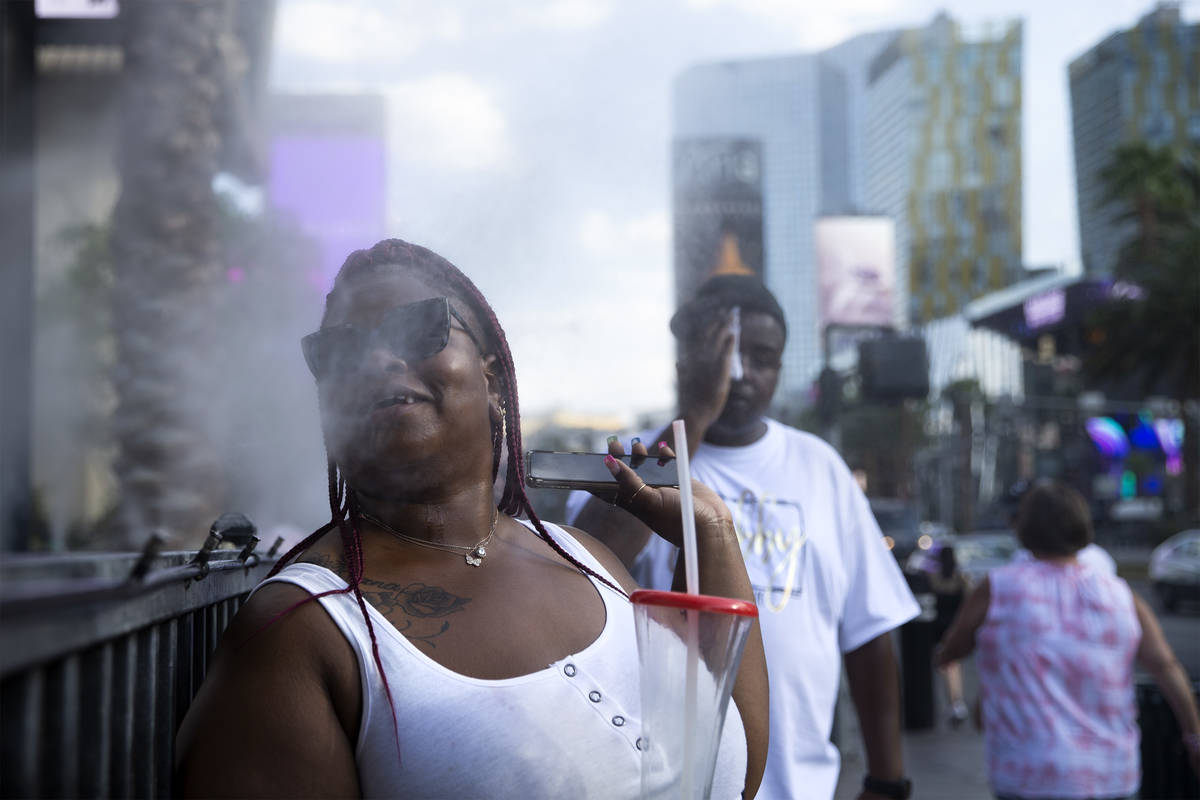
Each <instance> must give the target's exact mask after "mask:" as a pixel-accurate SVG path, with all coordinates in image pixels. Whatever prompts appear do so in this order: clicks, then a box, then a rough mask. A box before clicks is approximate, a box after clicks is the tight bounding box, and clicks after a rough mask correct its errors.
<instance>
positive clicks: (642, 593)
mask: <svg viewBox="0 0 1200 800" xmlns="http://www.w3.org/2000/svg"><path fill="white" fill-rule="evenodd" d="M629 599H630V601H632V602H634V603H637V604H638V605H643V606H667V607H670V608H691V609H696V610H697V611H712V612H715V613H717V614H737V615H739V616H742V617H757V616H758V606H756V605H754V603H751V602H749V601H747V600H735V599H733V598H731V597H713V596H712V595H709V594H688V593H687V592H656V591H653V590H651V589H638V590H637V591H636V592H634V593H633V594H631V595H629Z"/></svg>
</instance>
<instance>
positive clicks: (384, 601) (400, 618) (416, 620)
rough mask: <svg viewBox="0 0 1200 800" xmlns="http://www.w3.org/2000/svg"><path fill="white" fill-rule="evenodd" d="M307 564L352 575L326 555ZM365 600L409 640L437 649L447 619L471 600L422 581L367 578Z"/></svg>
mask: <svg viewBox="0 0 1200 800" xmlns="http://www.w3.org/2000/svg"><path fill="white" fill-rule="evenodd" d="M305 561H307V562H309V563H312V564H317V565H318V566H322V567H325V568H326V569H328V570H330V571H332V572H335V573H337V574H338V575H340V576H342V578H343V579H345V578H346V577H347V576H348V575H349V570H347V569H346V564H345V561H344V560H343V559H342V558H341V557H340V556H339V557H331V556H328V555H326V554H324V553H315V554H310V555H309V556H308V557H307V558H306V559H305ZM359 589H360V590H361V591H362V595H363V599H364V600H366V601H367V602H368V603H370V604H371V605H372V606H374V607H375V609H376V610H377V611H378V612H379V613H381V614H383V615H384V616H385V617H387V618H388V622H391V623H392V625H393V626H394V627H395V628H396V629H397V630H398V631H400V632H401V633H402V634H404V636H405V638H407V639H408V640H409V641H413V642H420V643H421V644H424V645H427V646H428V647H430V648H431V649H432V648H436V647H437V643H436V642H435V641H434V640H435V639H436V638H437V637H439V636H441V635H442V634H443V633H445V632H446V631H448V630H449V629H450V620H449V619H446V617H449V616H450V615H451V614H455V613H457V612H459V611H462V610H463V609H464V608H466V606H467V604H468V603H470V602H471V598H469V597H461V596H459V595H456V594H454V593H452V592H448V591H446V590H445V589H443V588H442V587H440V586H430V585H428V584H426V583H421V582H420V581H415V582H413V583H407V584H402V583H390V582H388V581H378V580H375V579H373V578H367V577H364V578H363V579H362V581H361V582H360V584H359Z"/></svg>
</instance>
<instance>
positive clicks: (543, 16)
mask: <svg viewBox="0 0 1200 800" xmlns="http://www.w3.org/2000/svg"><path fill="white" fill-rule="evenodd" d="M611 14H612V4H611V3H609V2H606V0H553V2H550V3H546V4H545V5H543V6H541V7H540V8H536V9H533V10H532V11H530V12H529V16H530V19H531V21H532V22H533V23H534V25H536V26H537V27H541V28H546V29H549V30H559V31H581V30H587V29H589V28H594V27H596V26H597V25H599V24H600V23H602V22H604V21H605V20H606V19H608V18H609V16H610V15H611Z"/></svg>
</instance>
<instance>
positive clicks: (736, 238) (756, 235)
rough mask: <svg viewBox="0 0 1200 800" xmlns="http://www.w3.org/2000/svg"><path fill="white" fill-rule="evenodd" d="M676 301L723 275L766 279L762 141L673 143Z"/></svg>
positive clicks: (688, 296) (691, 141)
mask: <svg viewBox="0 0 1200 800" xmlns="http://www.w3.org/2000/svg"><path fill="white" fill-rule="evenodd" d="M671 169H672V172H671V174H672V181H671V183H672V186H673V187H674V217H675V303H676V305H679V304H680V303H683V302H686V301H687V300H688V299H690V298H691V297H692V295H693V294H695V291H696V288H697V287H699V285H700V284H701V283H703V282H704V281H705V280H707V279H708V278H710V277H712V276H713V275H719V274H745V275H756V276H758V277H759V278H763V277H764V275H763V199H762V172H763V170H762V145H761V144H760V143H759V142H757V141H755V140H753V139H742V138H736V139H734V138H702V139H679V140H676V141H675V143H674V145H673V152H672V162H671Z"/></svg>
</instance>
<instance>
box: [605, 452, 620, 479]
mask: <svg viewBox="0 0 1200 800" xmlns="http://www.w3.org/2000/svg"><path fill="white" fill-rule="evenodd" d="M604 466H606V467H608V471H609V472H611V473H612V474H613V475H616V474H617V460H616V459H615V458H613V457H612V456H605V457H604Z"/></svg>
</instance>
